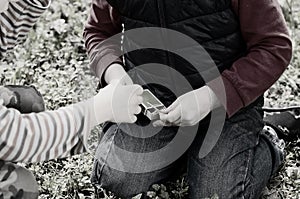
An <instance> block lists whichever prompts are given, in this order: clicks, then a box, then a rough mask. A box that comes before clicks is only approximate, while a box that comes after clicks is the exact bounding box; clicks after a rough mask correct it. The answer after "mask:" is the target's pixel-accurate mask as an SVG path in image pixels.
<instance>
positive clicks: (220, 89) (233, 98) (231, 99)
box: [207, 76, 244, 118]
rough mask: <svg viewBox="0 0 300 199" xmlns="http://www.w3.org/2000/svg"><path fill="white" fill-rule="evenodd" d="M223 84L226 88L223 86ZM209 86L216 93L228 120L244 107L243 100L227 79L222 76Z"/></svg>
mask: <svg viewBox="0 0 300 199" xmlns="http://www.w3.org/2000/svg"><path fill="white" fill-rule="evenodd" d="M222 82H223V85H224V86H222ZM207 85H208V86H209V87H210V88H211V89H212V90H213V91H214V93H215V94H216V96H217V97H218V99H219V101H220V102H221V104H222V105H223V106H224V108H225V110H226V113H227V117H228V118H230V117H232V116H233V115H234V114H235V113H236V112H238V111H239V110H240V109H241V108H243V107H244V103H243V100H242V98H241V97H240V95H239V93H238V92H237V90H236V89H235V87H234V86H233V84H232V83H231V82H230V81H229V80H228V79H227V78H226V77H224V76H221V77H219V78H216V79H214V80H212V81H210V82H209V83H208V84H207ZM224 89H225V90H224Z"/></svg>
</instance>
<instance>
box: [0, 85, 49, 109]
mask: <svg viewBox="0 0 300 199" xmlns="http://www.w3.org/2000/svg"><path fill="white" fill-rule="evenodd" d="M0 97H1V98H4V101H5V105H6V107H8V108H14V109H17V110H19V111H20V112H21V113H32V112H36V113H37V112H41V111H44V110H45V104H44V100H43V97H42V95H41V94H40V92H38V90H37V89H36V88H35V87H33V86H19V85H7V86H4V87H1V89H0ZM7 102H8V103H7Z"/></svg>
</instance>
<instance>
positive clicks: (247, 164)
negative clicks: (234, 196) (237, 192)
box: [242, 149, 251, 199]
mask: <svg viewBox="0 0 300 199" xmlns="http://www.w3.org/2000/svg"><path fill="white" fill-rule="evenodd" d="M250 151H251V149H249V150H248V151H247V152H248V154H247V156H248V157H247V163H246V169H245V176H244V180H243V181H244V182H243V184H242V199H245V195H244V194H245V184H246V180H247V175H248V172H249V163H250V155H251V153H250Z"/></svg>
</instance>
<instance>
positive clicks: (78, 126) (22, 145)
mask: <svg viewBox="0 0 300 199" xmlns="http://www.w3.org/2000/svg"><path fill="white" fill-rule="evenodd" d="M0 101H1V100H0ZM92 101H93V98H92V99H90V100H87V101H85V102H80V103H77V104H75V105H71V106H68V107H65V108H61V109H59V110H56V111H47V112H43V113H32V114H20V112H18V111H17V110H14V109H7V108H6V107H4V106H2V104H1V105H0V126H1V128H0V147H1V148H0V159H2V160H5V161H15V162H20V161H21V162H38V161H45V160H50V159H54V158H63V157H66V156H70V155H73V154H78V153H82V152H85V151H87V148H86V140H87V136H88V135H89V133H90V131H91V128H92V127H93V126H94V125H95V124H96V121H97V120H95V119H94V118H93V117H92V115H93V114H94V112H95V111H94V110H93V108H92V106H91V104H92Z"/></svg>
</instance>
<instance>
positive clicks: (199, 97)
mask: <svg viewBox="0 0 300 199" xmlns="http://www.w3.org/2000/svg"><path fill="white" fill-rule="evenodd" d="M220 105H221V104H220V102H219V100H218V99H217V97H216V95H215V94H214V92H213V91H212V90H211V89H210V88H209V87H208V86H203V87H201V88H199V89H197V90H194V91H191V92H188V93H186V94H184V95H182V96H180V97H179V98H178V99H177V100H176V101H175V102H174V103H173V104H171V105H170V106H169V107H168V108H167V109H165V110H162V111H161V112H160V120H158V121H155V122H154V123H153V125H154V126H193V125H195V124H197V123H198V122H199V121H201V120H202V119H204V118H205V117H206V116H207V115H208V114H209V113H210V112H211V111H212V110H213V109H215V108H216V107H218V106H220Z"/></svg>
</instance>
